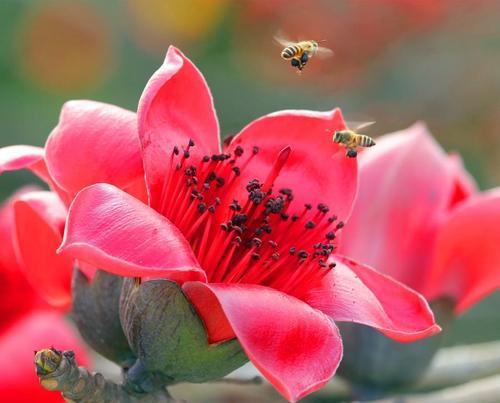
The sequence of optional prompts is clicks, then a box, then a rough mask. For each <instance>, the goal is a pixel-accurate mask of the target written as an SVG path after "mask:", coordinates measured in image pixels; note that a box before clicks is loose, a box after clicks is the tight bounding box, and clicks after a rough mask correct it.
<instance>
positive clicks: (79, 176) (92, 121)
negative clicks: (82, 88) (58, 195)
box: [45, 101, 145, 200]
mask: <svg viewBox="0 0 500 403" xmlns="http://www.w3.org/2000/svg"><path fill="white" fill-rule="evenodd" d="M45 147H46V159H47V166H48V169H49V172H50V174H51V176H52V177H53V178H54V181H55V182H56V183H57V184H58V185H59V186H60V187H62V188H63V189H65V190H66V191H68V192H69V193H70V194H72V195H75V194H76V193H77V192H78V191H79V190H80V189H83V188H84V187H86V186H88V185H92V184H94V183H99V182H106V183H111V184H113V185H115V186H118V187H120V188H122V189H126V188H127V187H129V186H131V185H132V184H135V183H136V182H137V181H142V182H143V186H142V189H141V188H139V189H136V188H134V193H133V194H134V196H136V197H138V198H142V199H143V200H145V185H144V180H143V179H142V178H143V176H144V170H143V167H142V159H141V151H140V148H141V145H140V141H139V137H138V134H137V118H136V115H135V113H133V112H131V111H128V110H125V109H122V108H119V107H117V106H114V105H109V104H104V103H101V102H94V101H70V102H67V103H66V104H64V106H63V108H62V111H61V115H60V117H59V123H58V125H57V126H56V127H55V128H54V130H53V131H52V133H51V134H50V136H49V138H48V140H47V144H46V146H45Z"/></svg>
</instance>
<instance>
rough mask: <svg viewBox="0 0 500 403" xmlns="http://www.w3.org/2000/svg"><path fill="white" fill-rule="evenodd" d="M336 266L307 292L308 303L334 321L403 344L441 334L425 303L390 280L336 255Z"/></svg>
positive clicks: (415, 294)
mask: <svg viewBox="0 0 500 403" xmlns="http://www.w3.org/2000/svg"><path fill="white" fill-rule="evenodd" d="M332 261H334V262H336V264H337V265H336V267H335V268H334V269H333V270H332V271H331V272H330V274H328V275H327V276H326V277H325V278H324V280H323V287H322V288H319V289H313V290H310V291H309V293H308V294H307V295H305V296H304V297H303V298H302V299H304V300H305V301H306V302H307V303H308V304H310V305H311V306H313V307H315V308H316V309H319V310H320V311H322V312H324V313H325V314H327V315H329V316H331V317H332V318H333V319H334V320H336V321H348V322H356V323H361V324H364V325H368V326H371V327H374V328H376V329H378V330H380V331H381V332H382V333H384V334H385V335H387V336H389V337H391V338H393V339H395V340H398V341H402V342H407V341H414V340H418V339H421V338H424V337H427V336H431V335H433V334H436V333H438V332H439V331H440V327H439V326H438V325H436V322H435V321H434V315H433V314H432V311H431V310H430V308H429V305H428V304H427V301H426V300H425V299H424V297H422V296H421V295H420V294H418V293H417V292H415V291H413V290H412V289H410V288H408V287H406V286H405V285H403V284H401V283H399V282H397V281H396V280H394V279H392V278H391V277H388V276H385V275H383V274H380V273H378V272H377V271H375V270H373V269H372V268H370V267H368V266H363V265H361V264H359V263H356V262H354V261H352V260H350V259H347V258H344V257H340V256H335V257H333V258H332Z"/></svg>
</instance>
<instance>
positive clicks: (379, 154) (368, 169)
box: [340, 124, 455, 290]
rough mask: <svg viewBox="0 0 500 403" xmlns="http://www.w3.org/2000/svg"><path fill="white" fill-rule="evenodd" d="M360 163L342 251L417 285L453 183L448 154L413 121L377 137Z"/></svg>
mask: <svg viewBox="0 0 500 403" xmlns="http://www.w3.org/2000/svg"><path fill="white" fill-rule="evenodd" d="M359 164H360V165H359V166H360V169H359V171H360V178H359V192H358V196H357V199H356V203H355V206H354V209H353V213H352V215H351V218H350V220H349V223H348V224H347V225H346V227H345V229H344V230H343V233H342V238H341V242H340V252H341V253H342V254H344V255H346V256H350V257H352V258H354V259H356V260H357V261H360V262H363V263H366V264H368V265H370V266H373V267H376V268H377V269H378V270H380V271H381V272H383V273H385V274H388V275H390V276H391V277H394V278H395V279H397V280H399V281H401V282H402V283H404V284H406V285H408V286H410V287H411V288H414V289H416V290H421V288H422V285H423V282H424V281H425V277H426V276H427V275H428V270H429V266H430V255H431V251H432V246H433V242H434V238H435V234H436V229H437V227H438V224H439V222H440V219H441V217H442V215H443V214H444V213H445V212H446V210H447V209H448V206H449V204H450V198H451V194H452V191H453V188H454V186H455V176H454V175H452V174H450V163H449V161H448V157H447V155H446V154H445V153H444V152H443V151H442V150H441V148H440V147H439V145H438V144H437V143H436V142H435V141H434V139H433V138H432V137H431V135H430V134H429V133H428V131H427V129H426V127H425V126H424V125H423V124H416V125H414V126H412V127H410V128H409V129H406V130H403V131H401V132H398V133H394V134H389V135H386V136H383V137H381V138H378V139H377V145H376V146H375V147H373V149H370V150H369V151H367V152H365V153H363V154H362V155H361V156H360V161H359Z"/></svg>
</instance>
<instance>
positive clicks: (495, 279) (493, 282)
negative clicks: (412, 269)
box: [428, 188, 500, 313]
mask: <svg viewBox="0 0 500 403" xmlns="http://www.w3.org/2000/svg"><path fill="white" fill-rule="evenodd" d="M499 245H500V189H498V188H497V189H495V190H493V191H490V192H487V193H484V194H481V195H477V196H474V197H472V198H471V199H469V200H467V201H466V202H464V203H462V204H461V205H459V206H458V207H457V208H456V209H455V210H453V212H451V213H450V215H449V216H448V217H447V219H446V221H445V222H444V223H443V226H442V227H441V229H440V230H439V233H438V236H437V240H436V249H435V255H434V260H433V266H432V272H431V274H432V276H431V278H430V279H429V284H428V294H429V296H430V298H438V297H442V296H449V297H452V298H454V299H455V300H456V301H457V305H456V307H455V310H456V312H457V313H461V312H463V311H464V310H466V309H467V308H469V307H470V306H472V305H473V304H474V303H476V302H477V301H479V300H480V299H481V298H483V297H485V296H486V295H488V294H490V293H491V292H493V291H494V290H497V289H499V288H500V248H499Z"/></svg>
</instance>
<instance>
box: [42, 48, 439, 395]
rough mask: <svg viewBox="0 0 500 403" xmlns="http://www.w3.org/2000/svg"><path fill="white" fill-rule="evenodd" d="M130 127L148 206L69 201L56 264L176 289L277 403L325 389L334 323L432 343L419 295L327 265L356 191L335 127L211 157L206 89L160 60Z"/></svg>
mask: <svg viewBox="0 0 500 403" xmlns="http://www.w3.org/2000/svg"><path fill="white" fill-rule="evenodd" d="M138 123H139V137H140V140H141V143H142V159H143V163H144V172H145V175H146V184H147V189H148V194H149V205H146V204H144V203H143V202H142V201H141V200H138V199H136V198H134V197H133V196H132V195H130V194H127V193H125V192H124V191H122V190H120V189H119V188H117V187H116V186H112V185H110V184H96V185H92V186H89V187H87V188H85V189H83V190H82V191H80V192H79V193H78V195H77V196H76V198H75V200H74V201H73V203H72V205H71V207H70V212H69V216H68V220H67V225H66V231H65V237H64V241H63V244H62V246H61V250H62V251H64V252H65V253H67V254H70V255H71V256H72V257H74V258H77V259H79V260H80V261H84V262H87V263H89V264H91V265H93V266H96V267H99V268H102V269H103V270H107V271H110V272H113V273H116V274H120V275H123V276H137V277H142V278H143V279H152V278H165V279H169V280H174V281H176V282H178V283H179V284H181V285H182V287H183V290H184V292H185V293H186V295H187V296H188V298H189V299H190V301H191V303H192V304H193V305H194V307H195V308H196V310H197V312H198V314H199V315H200V317H201V318H202V320H203V322H204V324H205V327H206V330H207V334H208V339H209V342H210V343H217V342H221V341H224V340H228V339H231V338H234V337H237V338H238V340H239V342H240V343H241V345H242V347H243V349H244V350H245V352H246V353H247V355H248V357H249V358H250V360H251V361H252V362H253V363H254V364H255V365H256V367H257V368H259V369H260V371H261V372H262V373H263V374H264V375H265V376H266V377H267V379H269V381H270V382H271V383H272V384H273V385H274V386H275V387H276V388H277V389H278V390H279V391H280V392H281V393H282V394H283V395H284V396H285V397H286V398H287V399H288V400H290V401H296V400H298V399H299V398H301V397H302V396H304V395H306V394H308V393H311V392H312V391H314V390H317V389H318V388H320V387H321V386H322V385H324V384H325V383H326V382H327V381H328V380H329V379H330V378H331V377H332V376H333V374H334V372H335V370H336V368H337V366H338V364H339V361H340V359H341V356H342V344H341V339H340V336H339V334H338V330H337V327H336V325H335V324H334V320H347V321H355V322H359V323H363V324H367V325H370V326H373V327H375V328H377V329H379V330H380V331H382V332H383V333H385V334H387V335H388V336H390V337H393V338H395V339H398V340H401V341H410V340H415V339H418V338H421V337H425V336H428V335H432V334H434V333H436V332H437V331H438V330H439V327H438V326H437V325H436V324H435V322H434V318H433V316H432V313H431V312H430V310H429V308H428V305H427V303H426V302H425V300H424V299H423V298H422V297H421V296H420V295H419V294H416V293H415V292H413V291H411V290H410V289H408V288H406V287H405V286H403V285H401V284H400V283H398V282H396V281H394V280H392V279H391V278H389V277H386V276H384V275H381V274H379V273H377V272H376V271H375V270H373V269H371V268H369V267H366V266H363V265H360V264H358V263H355V262H353V261H351V260H349V259H347V258H344V257H342V256H332V252H333V251H334V249H335V247H336V244H335V242H336V241H335V239H336V237H337V233H338V231H339V230H340V229H341V228H342V227H343V226H344V221H345V220H346V218H347V216H348V214H349V211H350V209H351V205H352V202H353V199H354V196H355V193H356V186H357V183H356V177H357V173H356V161H355V160H352V159H347V158H345V156H344V152H343V150H342V149H341V148H339V146H338V145H336V144H334V143H333V142H332V141H331V135H329V134H328V133H327V132H326V130H327V129H329V130H336V129H341V128H343V127H344V122H343V120H342V117H341V114H340V111H339V110H334V111H332V112H323V113H322V112H310V111H283V112H278V113H275V114H271V115H267V116H264V117H262V118H260V119H258V120H256V121H254V122H252V123H251V124H249V125H248V126H247V127H245V128H244V129H243V130H242V131H241V132H240V133H239V134H238V135H237V136H236V137H235V138H234V140H233V141H232V142H231V143H230V144H229V145H228V146H227V147H226V148H225V149H224V150H223V151H221V149H220V146H219V137H218V121H217V118H216V115H215V112H214V108H213V103H212V97H211V95H210V92H209V90H208V87H207V85H206V83H205V81H204V79H203V77H202V76H201V74H200V72H199V71H198V70H197V69H196V67H195V66H194V65H193V64H192V63H191V62H190V61H189V60H188V59H187V58H185V56H184V55H183V54H182V53H181V52H179V51H178V50H177V49H175V48H173V47H172V48H170V49H169V51H168V53H167V57H166V60H165V63H164V64H163V65H162V66H161V68H160V69H159V70H158V71H157V72H156V73H155V74H154V75H153V77H152V78H151V79H150V81H149V83H148V84H147V86H146V88H145V90H144V93H143V95H142V97H141V100H140V103H139V110H138ZM95 124H96V125H99V123H98V122H97V121H96V122H95ZM110 124H112V123H111V122H110ZM68 130H69V131H70V132H71V122H70V121H68ZM60 141H61V142H63V141H64V140H63V138H61V139H60ZM70 141H71V142H72V143H73V144H74V145H75V146H78V142H79V139H77V138H73V139H71V140H70ZM68 144H69V142H68ZM49 168H50V165H49ZM61 169H63V167H61ZM123 169H124V170H126V169H127V167H126V161H124V167H123ZM122 174H123V173H122ZM72 175H74V177H71V180H72V181H73V180H77V179H75V178H77V177H78V173H77V172H73V174H72Z"/></svg>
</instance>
